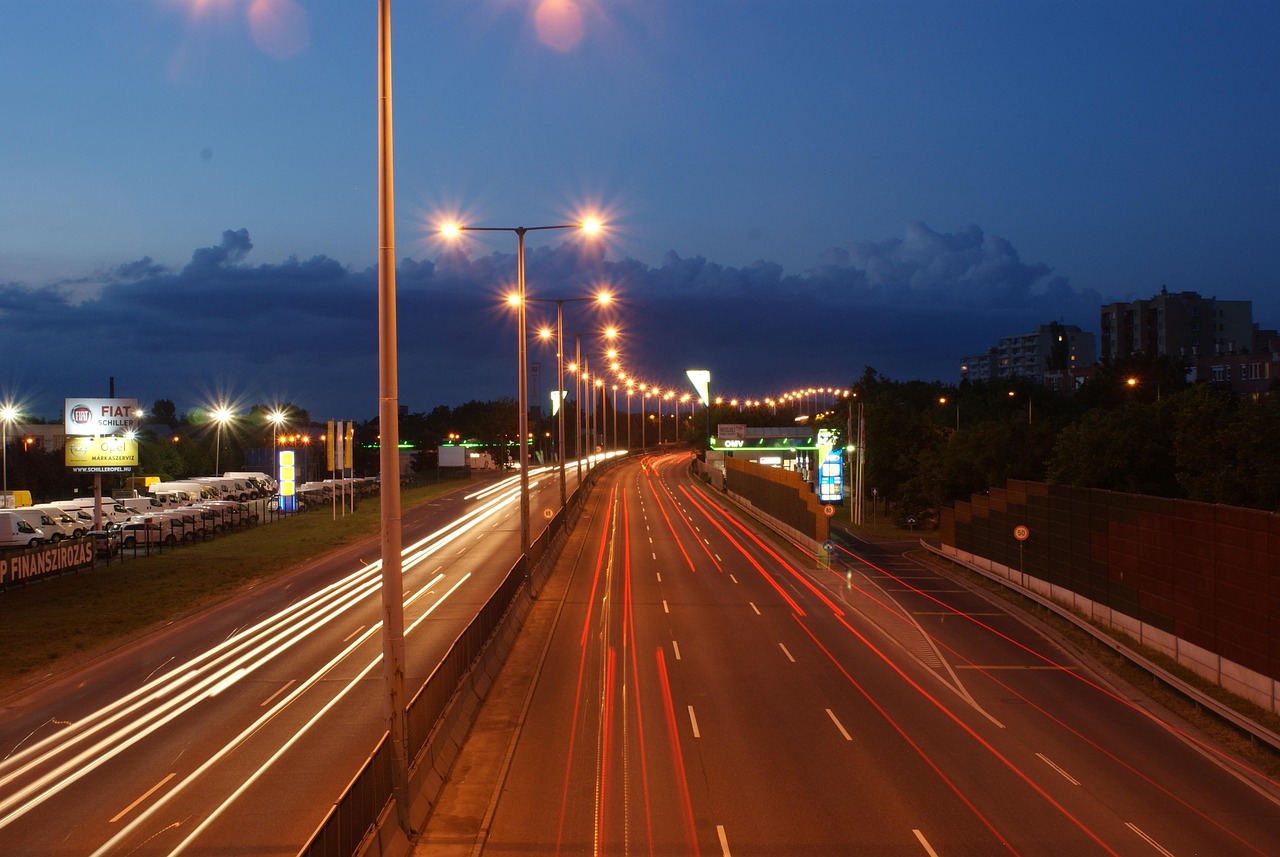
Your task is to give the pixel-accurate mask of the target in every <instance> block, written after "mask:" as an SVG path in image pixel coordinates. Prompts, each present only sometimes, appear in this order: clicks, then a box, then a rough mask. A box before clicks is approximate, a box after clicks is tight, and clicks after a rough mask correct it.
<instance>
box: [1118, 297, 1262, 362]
mask: <svg viewBox="0 0 1280 857" xmlns="http://www.w3.org/2000/svg"><path fill="white" fill-rule="evenodd" d="M1100 325H1101V331H1102V337H1101V339H1102V342H1101V344H1102V356H1103V358H1104V359H1110V360H1113V361H1114V360H1118V359H1121V358H1123V357H1128V356H1129V355H1130V354H1145V355H1147V356H1150V357H1181V358H1185V359H1187V360H1193V359H1194V358H1196V357H1209V356H1212V355H1215V354H1230V353H1233V352H1237V351H1248V350H1250V348H1252V346H1253V345H1254V332H1255V327H1254V324H1253V304H1252V303H1251V302H1250V301H1220V300H1218V299H1217V298H1205V297H1201V296H1200V295H1199V294H1197V293H1196V292H1175V293H1173V294H1170V293H1169V292H1168V291H1167V290H1166V289H1165V288H1164V287H1163V286H1161V288H1160V294H1158V295H1156V296H1154V297H1152V298H1151V299H1150V300H1143V301H1132V302H1130V303H1114V304H1106V305H1105V306H1103V307H1102V310H1101V318H1100Z"/></svg>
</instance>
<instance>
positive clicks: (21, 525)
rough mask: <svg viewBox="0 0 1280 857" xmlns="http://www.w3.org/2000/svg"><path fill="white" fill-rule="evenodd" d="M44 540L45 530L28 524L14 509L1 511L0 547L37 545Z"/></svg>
mask: <svg viewBox="0 0 1280 857" xmlns="http://www.w3.org/2000/svg"><path fill="white" fill-rule="evenodd" d="M43 541H44V532H43V531H42V530H38V529H36V528H35V527H33V526H31V525H30V524H28V523H27V522H26V521H24V520H22V518H20V517H18V516H17V515H16V514H14V512H13V511H12V510H6V511H0V548H26V547H35V546H36V545H38V544H40V543H41V542H43Z"/></svg>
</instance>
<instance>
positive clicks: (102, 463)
mask: <svg viewBox="0 0 1280 857" xmlns="http://www.w3.org/2000/svg"><path fill="white" fill-rule="evenodd" d="M66 463H67V467H82V468H100V467H112V468H116V467H137V466H138V441H137V440H136V439H135V438H125V437H118V436H116V435H108V436H106V437H68V438H67V445H66Z"/></svg>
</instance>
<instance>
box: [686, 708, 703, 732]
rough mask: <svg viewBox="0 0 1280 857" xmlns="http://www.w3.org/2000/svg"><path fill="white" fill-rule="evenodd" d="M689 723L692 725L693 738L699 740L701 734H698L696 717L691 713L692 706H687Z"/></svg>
mask: <svg viewBox="0 0 1280 857" xmlns="http://www.w3.org/2000/svg"><path fill="white" fill-rule="evenodd" d="M689 723H690V724H692V725H693V737H694V738H701V737H702V734H701V733H700V732H698V715H696V714H694V713H693V706H692V705H690V706H689Z"/></svg>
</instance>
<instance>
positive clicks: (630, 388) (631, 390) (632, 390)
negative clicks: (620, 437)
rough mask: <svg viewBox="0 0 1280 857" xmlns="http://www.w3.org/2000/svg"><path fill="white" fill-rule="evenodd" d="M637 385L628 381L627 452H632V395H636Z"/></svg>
mask: <svg viewBox="0 0 1280 857" xmlns="http://www.w3.org/2000/svg"><path fill="white" fill-rule="evenodd" d="M635 392H636V388H635V385H634V384H632V383H631V382H630V381H628V382H627V452H631V397H632V396H633V395H635Z"/></svg>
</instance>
